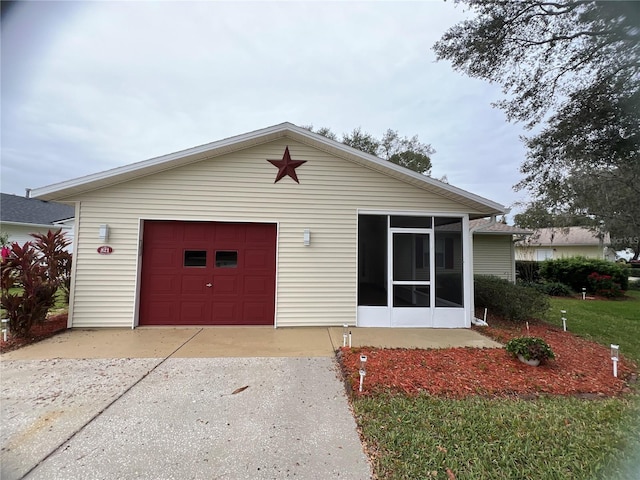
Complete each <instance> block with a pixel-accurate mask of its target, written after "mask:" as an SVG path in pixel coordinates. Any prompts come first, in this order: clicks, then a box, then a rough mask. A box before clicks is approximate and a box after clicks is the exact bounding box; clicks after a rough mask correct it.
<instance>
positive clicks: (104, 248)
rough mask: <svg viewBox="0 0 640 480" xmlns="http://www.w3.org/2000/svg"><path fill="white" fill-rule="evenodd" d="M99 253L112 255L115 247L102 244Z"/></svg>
mask: <svg viewBox="0 0 640 480" xmlns="http://www.w3.org/2000/svg"><path fill="white" fill-rule="evenodd" d="M98 253H99V254H100V255H111V254H112V253H113V248H111V247H110V246H109V245H102V246H101V247H98Z"/></svg>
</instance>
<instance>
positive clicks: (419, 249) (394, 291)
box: [389, 230, 433, 327]
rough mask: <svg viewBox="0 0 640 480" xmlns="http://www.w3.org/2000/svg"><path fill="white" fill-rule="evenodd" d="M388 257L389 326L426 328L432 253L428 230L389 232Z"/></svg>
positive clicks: (429, 321)
mask: <svg viewBox="0 0 640 480" xmlns="http://www.w3.org/2000/svg"><path fill="white" fill-rule="evenodd" d="M391 235H392V242H390V243H391V248H392V252H391V253H392V254H391V255H390V260H391V268H390V271H391V272H392V276H391V288H390V289H389V290H390V296H391V298H390V303H389V305H392V315H391V325H392V326H416V327H425V326H430V324H431V319H432V306H433V299H432V287H431V285H432V278H433V272H432V250H433V247H432V245H431V235H430V233H429V232H428V231H424V230H423V231H418V230H413V231H407V230H404V231H398V230H395V231H392V232H391Z"/></svg>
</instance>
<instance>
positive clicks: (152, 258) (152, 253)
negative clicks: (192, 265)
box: [144, 248, 180, 268]
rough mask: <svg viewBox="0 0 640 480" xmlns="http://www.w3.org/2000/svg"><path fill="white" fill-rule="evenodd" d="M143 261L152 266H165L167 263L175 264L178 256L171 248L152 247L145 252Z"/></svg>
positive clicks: (177, 261) (178, 259)
mask: <svg viewBox="0 0 640 480" xmlns="http://www.w3.org/2000/svg"><path fill="white" fill-rule="evenodd" d="M145 253H146V254H145V256H144V261H145V262H148V264H149V265H150V266H151V267H152V268H166V266H167V265H176V264H177V263H179V261H180V258H179V256H178V254H177V252H176V251H175V250H174V249H172V248H153V249H149V252H148V253H147V252H145Z"/></svg>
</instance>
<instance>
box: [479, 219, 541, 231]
mask: <svg viewBox="0 0 640 480" xmlns="http://www.w3.org/2000/svg"><path fill="white" fill-rule="evenodd" d="M469 230H471V232H472V233H474V234H475V233H481V234H487V235H531V234H532V233H533V232H532V231H531V230H527V229H525V228H520V227H514V226H511V225H506V224H504V223H501V222H495V221H493V220H491V219H488V218H478V219H476V220H471V221H470V222H469Z"/></svg>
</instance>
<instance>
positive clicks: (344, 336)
mask: <svg viewBox="0 0 640 480" xmlns="http://www.w3.org/2000/svg"><path fill="white" fill-rule="evenodd" d="M348 328H349V325H342V346H343V347H346V346H347V329H348ZM349 346H351V345H349Z"/></svg>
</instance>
